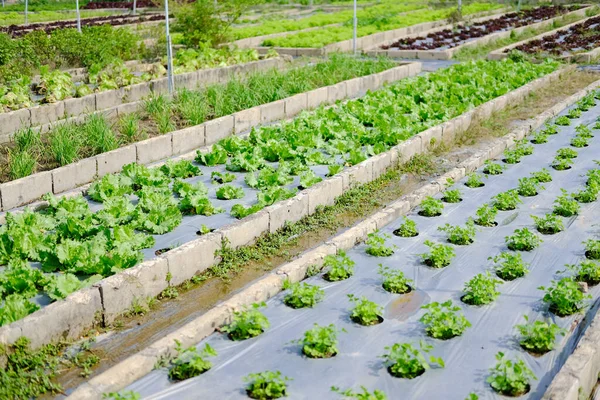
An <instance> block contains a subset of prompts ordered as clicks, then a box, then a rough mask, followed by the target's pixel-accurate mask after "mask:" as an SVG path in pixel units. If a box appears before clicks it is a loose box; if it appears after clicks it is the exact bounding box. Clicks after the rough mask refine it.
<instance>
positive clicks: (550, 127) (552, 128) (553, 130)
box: [542, 120, 571, 135]
mask: <svg viewBox="0 0 600 400" xmlns="http://www.w3.org/2000/svg"><path fill="white" fill-rule="evenodd" d="M567 121H568V120H567ZM570 123H571V122H570V121H569V124H570ZM569 124H567V125H569ZM542 132H544V133H545V134H546V135H556V134H557V133H558V128H557V127H556V125H554V124H549V123H546V126H545V127H544V129H543V130H542Z"/></svg>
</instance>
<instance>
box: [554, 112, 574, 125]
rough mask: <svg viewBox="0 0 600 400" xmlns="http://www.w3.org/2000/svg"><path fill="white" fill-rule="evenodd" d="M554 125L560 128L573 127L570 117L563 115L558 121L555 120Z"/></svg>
mask: <svg viewBox="0 0 600 400" xmlns="http://www.w3.org/2000/svg"><path fill="white" fill-rule="evenodd" d="M554 123H555V124H556V125H560V126H568V125H571V120H570V119H569V117H567V116H565V115H562V116H560V117H558V118H556V120H554Z"/></svg>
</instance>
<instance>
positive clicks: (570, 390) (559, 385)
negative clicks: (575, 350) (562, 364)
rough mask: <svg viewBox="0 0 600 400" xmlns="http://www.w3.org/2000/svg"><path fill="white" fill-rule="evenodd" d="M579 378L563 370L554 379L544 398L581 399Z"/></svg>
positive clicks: (550, 399) (546, 399) (548, 399)
mask: <svg viewBox="0 0 600 400" xmlns="http://www.w3.org/2000/svg"><path fill="white" fill-rule="evenodd" d="M579 388H580V384H579V379H577V377H576V376H574V375H572V374H570V373H567V372H565V371H563V370H561V371H560V372H559V373H558V374H557V375H556V376H555V377H554V379H553V380H552V383H551V384H550V386H549V387H548V390H546V393H544V396H543V397H542V400H579Z"/></svg>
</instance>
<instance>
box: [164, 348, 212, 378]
mask: <svg viewBox="0 0 600 400" xmlns="http://www.w3.org/2000/svg"><path fill="white" fill-rule="evenodd" d="M176 344H177V345H176V348H175V349H176V351H177V353H178V355H177V357H176V358H175V359H174V360H173V361H171V366H170V368H169V378H170V379H171V380H173V381H183V380H186V379H189V378H193V377H195V376H198V375H200V374H203V373H204V372H206V371H208V370H209V369H211V368H212V363H211V362H210V361H208V360H207V358H209V357H216V356H217V352H216V350H215V349H213V348H212V347H211V346H210V345H209V344H208V343H207V344H206V345H205V346H204V348H203V349H202V350H200V351H198V349H196V347H195V346H192V347H188V348H187V349H184V348H183V346H182V345H181V342H179V341H177V340H176Z"/></svg>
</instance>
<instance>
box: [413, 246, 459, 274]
mask: <svg viewBox="0 0 600 400" xmlns="http://www.w3.org/2000/svg"><path fill="white" fill-rule="evenodd" d="M424 244H425V246H428V247H429V253H422V254H421V258H422V259H423V262H424V263H425V265H428V266H430V267H433V268H444V267H446V266H448V265H450V262H451V261H452V259H453V258H454V256H456V253H455V252H454V249H453V248H452V246H450V245H446V244H438V243H434V242H432V241H429V240H426V241H425V243H424Z"/></svg>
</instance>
